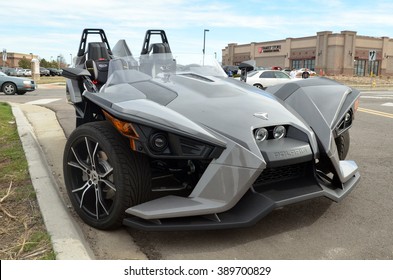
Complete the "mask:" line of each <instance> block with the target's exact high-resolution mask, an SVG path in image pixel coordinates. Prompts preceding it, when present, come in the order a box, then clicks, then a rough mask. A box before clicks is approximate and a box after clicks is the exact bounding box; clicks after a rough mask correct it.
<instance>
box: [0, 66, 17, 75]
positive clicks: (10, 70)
mask: <svg viewBox="0 0 393 280" xmlns="http://www.w3.org/2000/svg"><path fill="white" fill-rule="evenodd" d="M3 72H4V73H5V74H7V75H8V76H16V75H17V72H18V69H16V68H8V69H7V70H6V71H3Z"/></svg>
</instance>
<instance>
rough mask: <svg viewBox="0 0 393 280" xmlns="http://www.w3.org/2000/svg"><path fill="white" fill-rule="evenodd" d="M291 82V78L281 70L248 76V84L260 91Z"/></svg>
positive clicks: (254, 72) (259, 71)
mask: <svg viewBox="0 0 393 280" xmlns="http://www.w3.org/2000/svg"><path fill="white" fill-rule="evenodd" d="M290 81H291V77H290V76H289V75H288V74H287V73H284V72H282V71H279V70H258V71H251V72H248V74H247V80H246V83H247V84H249V85H252V86H255V87H257V88H260V89H266V88H267V87H270V86H274V85H278V84H283V83H287V82H290Z"/></svg>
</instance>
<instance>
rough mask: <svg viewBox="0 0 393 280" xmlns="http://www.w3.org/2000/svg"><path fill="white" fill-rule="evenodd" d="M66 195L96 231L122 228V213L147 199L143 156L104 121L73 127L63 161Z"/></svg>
mask: <svg viewBox="0 0 393 280" xmlns="http://www.w3.org/2000/svg"><path fill="white" fill-rule="evenodd" d="M63 170H64V180H65V185H66V188H67V192H68V196H69V198H70V200H71V202H72V205H73V207H74V209H75V211H76V212H77V213H78V215H79V216H80V217H81V219H82V220H83V221H84V222H85V223H87V224H88V225H90V226H92V227H95V228H98V229H115V228H118V227H120V226H121V225H122V221H123V219H124V218H125V215H126V213H125V210H126V209H127V208H129V207H131V206H133V205H137V204H140V203H142V202H145V201H146V200H148V196H149V194H150V191H151V174H150V166H149V162H148V159H147V157H145V156H144V155H142V154H138V153H135V152H133V151H132V150H131V149H130V147H129V142H128V141H127V139H125V138H124V137H122V136H121V135H120V134H119V133H118V132H117V130H116V129H115V128H114V127H113V126H112V125H111V124H110V123H108V122H107V121H100V122H93V123H87V124H84V125H81V126H80V127H77V128H76V129H75V130H74V132H73V133H72V134H71V135H70V137H69V139H68V140H67V144H66V146H65V150H64V159H63Z"/></svg>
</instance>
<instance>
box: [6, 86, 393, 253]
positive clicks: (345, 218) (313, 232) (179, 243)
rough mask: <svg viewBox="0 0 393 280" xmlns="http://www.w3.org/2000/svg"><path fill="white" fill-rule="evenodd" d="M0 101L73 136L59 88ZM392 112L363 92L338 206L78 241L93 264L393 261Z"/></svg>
mask: <svg viewBox="0 0 393 280" xmlns="http://www.w3.org/2000/svg"><path fill="white" fill-rule="evenodd" d="M11 99H12V100H11ZM16 99H17V100H16ZM43 99H45V100H46V101H45V102H41V103H40V102H39V100H43ZM37 100H38V101H37ZM51 100H52V101H51ZM0 101H13V102H18V103H21V104H23V103H26V102H30V103H34V102H35V104H36V105H35V106H44V107H46V108H49V109H51V110H54V111H55V112H56V114H57V119H58V120H59V122H60V123H61V124H62V127H63V129H64V131H65V135H66V136H67V135H69V133H70V130H72V129H73V121H72V113H73V111H72V107H71V106H70V105H67V104H66V103H65V98H64V90H63V89H41V90H37V91H36V92H35V93H34V94H32V95H26V96H24V97H22V96H4V95H0ZM43 103H45V104H43ZM392 105H393V92H392V91H364V92H362V96H361V103H360V109H359V112H358V113H357V115H356V120H355V123H354V126H353V128H352V129H351V149H350V152H349V155H348V158H349V159H353V160H355V161H356V162H357V164H358V165H359V167H360V172H361V176H362V178H361V182H360V183H359V184H358V186H357V187H356V189H355V190H354V191H353V192H352V193H351V194H350V195H349V196H348V197H347V198H345V199H344V200H343V201H342V202H341V203H338V204H337V203H333V202H331V201H329V200H328V199H323V198H321V199H315V200H310V201H306V202H302V203H299V204H296V205H291V206H288V207H284V208H282V209H279V210H276V211H274V212H272V213H271V214H270V215H268V216H267V217H266V218H264V219H263V220H261V221H260V222H259V223H258V224H257V225H255V226H253V227H251V228H246V229H236V230H223V231H196V232H165V233H163V232H141V231H135V230H132V229H122V230H119V231H116V232H100V231H96V230H94V229H92V228H88V227H86V226H84V225H81V229H82V232H83V235H84V238H86V239H87V241H88V243H89V244H90V245H91V246H92V250H93V252H94V254H95V257H96V258H98V259H135V258H136V259H139V258H149V259H393V239H392V235H391V232H393V223H392V221H391V220H392V219H391V217H392V216H393V205H392V203H391V201H392V198H393V189H392V183H391V182H392V181H393V172H392V165H393V158H392V151H393V148H392V145H393V141H392V140H391V139H393V132H392V131H391V130H390V129H389V128H390V127H391V126H392V122H393V106H392ZM50 142H51V141H50V139H48V142H47V143H45V144H43V143H41V144H42V145H43V147H44V148H43V150H44V151H45V155H46V156H47V158H48V162H49V164H50V165H51V168H52V170H53V174H54V175H55V177H56V179H57V181H58V183H59V188H60V190H64V187H63V186H62V185H61V184H62V173H61V169H62V168H61V159H59V158H58V157H59V152H57V153H52V152H51V151H52V150H57V151H59V150H60V151H61V149H62V147H61V149H60V147H58V146H55V145H54V146H53V145H52V147H51V144H50ZM52 144H56V143H52ZM45 145H48V146H45ZM51 157H52V158H51ZM69 211H71V212H72V210H69ZM75 219H76V220H77V218H76V217H75ZM135 245H136V246H135Z"/></svg>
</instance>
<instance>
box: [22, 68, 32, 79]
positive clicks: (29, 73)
mask: <svg viewBox="0 0 393 280" xmlns="http://www.w3.org/2000/svg"><path fill="white" fill-rule="evenodd" d="M23 76H25V77H31V70H30V69H23Z"/></svg>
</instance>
